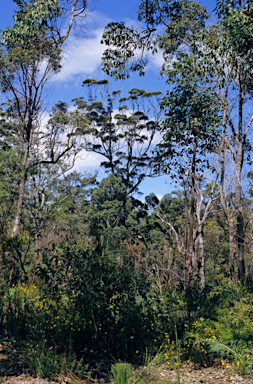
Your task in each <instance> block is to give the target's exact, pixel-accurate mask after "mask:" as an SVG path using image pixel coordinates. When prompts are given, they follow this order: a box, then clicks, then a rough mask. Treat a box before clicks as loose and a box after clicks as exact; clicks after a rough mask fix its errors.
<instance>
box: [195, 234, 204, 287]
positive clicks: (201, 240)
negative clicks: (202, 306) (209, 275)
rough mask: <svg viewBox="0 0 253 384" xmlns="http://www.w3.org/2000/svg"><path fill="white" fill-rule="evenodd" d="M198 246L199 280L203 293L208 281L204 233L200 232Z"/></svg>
mask: <svg viewBox="0 0 253 384" xmlns="http://www.w3.org/2000/svg"><path fill="white" fill-rule="evenodd" d="M197 240H198V244H199V257H198V265H199V279H200V289H201V291H203V290H204V289H205V284H206V279H205V255H204V238H203V232H200V233H199V235H198V239H197Z"/></svg>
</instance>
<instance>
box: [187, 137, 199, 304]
mask: <svg viewBox="0 0 253 384" xmlns="http://www.w3.org/2000/svg"><path fill="white" fill-rule="evenodd" d="M196 154H197V138H196V136H194V143H193V158H192V169H191V171H192V172H191V207H190V228H189V247H188V251H187V253H186V259H185V293H186V301H187V308H188V310H190V308H191V299H192V292H191V281H192V274H193V260H192V258H193V253H194V239H193V229H194V213H195V207H194V202H195V199H194V195H195V176H196Z"/></svg>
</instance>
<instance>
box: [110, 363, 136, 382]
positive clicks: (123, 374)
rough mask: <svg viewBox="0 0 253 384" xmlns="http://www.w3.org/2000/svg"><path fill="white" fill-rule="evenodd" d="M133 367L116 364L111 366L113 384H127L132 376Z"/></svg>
mask: <svg viewBox="0 0 253 384" xmlns="http://www.w3.org/2000/svg"><path fill="white" fill-rule="evenodd" d="M133 371H134V367H133V366H132V365H131V364H127V363H116V364H115V365H113V366H112V378H113V380H114V382H115V384H128V383H129V381H130V379H131V377H132V375H133Z"/></svg>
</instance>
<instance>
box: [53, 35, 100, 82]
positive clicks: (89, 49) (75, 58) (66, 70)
mask: <svg viewBox="0 0 253 384" xmlns="http://www.w3.org/2000/svg"><path fill="white" fill-rule="evenodd" d="M102 33H103V29H102V28H99V29H96V30H95V31H93V36H91V37H86V38H77V37H75V36H70V38H69V40H68V43H67V45H66V47H65V55H64V59H63V65H62V69H61V71H60V72H59V73H58V74H57V75H56V76H54V77H53V78H52V81H54V82H70V81H72V80H73V79H74V78H75V77H77V76H78V77H79V76H83V77H84V79H85V77H86V76H91V75H92V74H94V73H96V72H97V71H98V70H99V69H100V65H101V57H102V54H103V51H104V49H105V47H104V46H103V45H102V44H100V40H101V37H102Z"/></svg>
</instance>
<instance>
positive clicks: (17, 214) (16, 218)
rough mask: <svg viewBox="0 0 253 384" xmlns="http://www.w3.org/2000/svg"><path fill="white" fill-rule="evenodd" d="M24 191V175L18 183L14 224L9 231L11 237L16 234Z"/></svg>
mask: <svg viewBox="0 0 253 384" xmlns="http://www.w3.org/2000/svg"><path fill="white" fill-rule="evenodd" d="M24 191H25V177H23V179H22V180H21V182H20V184H19V192H18V205H17V210H16V214H15V220H14V225H13V228H12V232H11V237H15V236H16V235H17V234H18V231H19V227H20V220H21V213H22V205H23V196H24Z"/></svg>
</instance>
